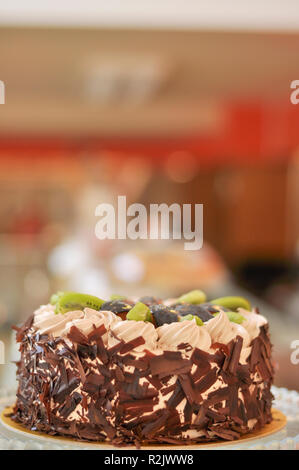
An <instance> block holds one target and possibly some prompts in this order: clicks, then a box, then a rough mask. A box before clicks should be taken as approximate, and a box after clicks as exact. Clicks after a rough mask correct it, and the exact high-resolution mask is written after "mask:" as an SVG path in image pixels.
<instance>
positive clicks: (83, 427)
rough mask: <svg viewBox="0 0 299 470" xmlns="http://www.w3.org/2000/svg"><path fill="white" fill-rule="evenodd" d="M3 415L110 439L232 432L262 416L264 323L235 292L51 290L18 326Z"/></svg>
mask: <svg viewBox="0 0 299 470" xmlns="http://www.w3.org/2000/svg"><path fill="white" fill-rule="evenodd" d="M15 329H16V330H17V341H18V342H20V352H21V357H20V361H19V362H18V363H17V379H18V391H17V400H16V403H15V405H14V409H13V413H12V415H11V417H12V419H13V420H15V421H17V422H19V423H21V424H22V425H24V426H25V427H26V428H29V429H30V430H32V431H40V432H44V433H47V434H50V435H64V436H69V437H73V438H76V439H82V440H89V441H108V442H111V443H112V444H114V445H137V446H140V445H141V444H157V443H164V444H165V443H167V444H182V443H184V444H191V443H192V444H195V443H201V442H208V441H215V440H219V439H222V440H234V439H238V438H239V437H240V436H241V435H244V434H246V433H248V432H250V431H252V430H254V429H257V428H261V427H262V426H263V425H264V424H266V423H269V422H270V421H271V419H272V418H271V404H272V399H273V396H272V394H271V391H270V388H271V384H272V381H273V367H272V364H271V347H272V346H271V342H270V339H269V334H268V322H267V320H266V319H265V318H264V317H263V316H262V315H260V314H259V312H258V310H257V309H256V308H254V309H252V308H251V306H250V304H249V302H248V301H247V300H246V299H244V298H242V297H222V298H219V299H215V300H212V301H209V302H208V301H207V299H206V296H205V294H204V293H203V292H202V291H200V290H195V291H191V292H189V293H187V294H184V295H182V296H181V297H179V298H177V299H168V300H166V301H162V300H160V299H156V298H153V297H143V298H141V299H139V300H130V299H126V298H124V297H121V296H113V298H111V300H109V301H104V300H101V299H99V298H97V297H94V296H90V295H86V294H79V293H75V292H58V293H57V294H55V295H53V296H52V298H51V301H50V303H49V304H48V305H43V306H41V307H40V308H39V309H38V310H36V311H35V312H34V315H32V316H31V317H30V318H29V319H28V320H27V321H26V322H25V324H24V325H23V326H21V327H15Z"/></svg>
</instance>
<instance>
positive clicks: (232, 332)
mask: <svg viewBox="0 0 299 470" xmlns="http://www.w3.org/2000/svg"><path fill="white" fill-rule="evenodd" d="M205 326H206V328H207V330H208V332H209V333H210V335H211V338H212V341H213V343H224V344H227V343H229V342H230V341H231V340H232V339H233V338H236V336H241V337H242V338H243V347H244V348H245V347H247V346H248V345H249V343H250V336H249V334H248V332H247V331H246V329H245V328H244V327H243V326H242V325H239V324H238V323H234V322H230V321H229V319H228V316H227V315H226V313H225V312H223V311H221V312H220V313H218V315H216V316H215V317H214V318H212V319H211V320H209V321H207V322H206V323H205Z"/></svg>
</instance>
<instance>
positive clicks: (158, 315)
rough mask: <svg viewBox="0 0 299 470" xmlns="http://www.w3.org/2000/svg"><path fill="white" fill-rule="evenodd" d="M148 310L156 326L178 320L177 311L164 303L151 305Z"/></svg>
mask: <svg viewBox="0 0 299 470" xmlns="http://www.w3.org/2000/svg"><path fill="white" fill-rule="evenodd" d="M150 311H151V313H152V315H153V317H154V320H155V324H156V325H157V326H162V325H164V324H165V323H174V322H177V321H179V317H178V312H177V311H176V310H175V309H173V308H171V307H166V306H165V305H151V306H150Z"/></svg>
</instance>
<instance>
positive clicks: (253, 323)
mask: <svg viewBox="0 0 299 470" xmlns="http://www.w3.org/2000/svg"><path fill="white" fill-rule="evenodd" d="M238 312H239V313H240V314H241V315H242V316H243V317H244V318H245V320H244V321H243V323H242V326H243V327H244V328H245V329H246V330H247V332H248V334H249V336H250V341H252V340H253V339H254V338H256V337H257V336H258V335H259V334H260V327H261V326H263V325H266V324H267V323H268V322H267V320H266V318H265V317H263V315H260V314H258V313H255V312H253V311H252V312H248V311H247V310H244V309H243V308H239V309H238Z"/></svg>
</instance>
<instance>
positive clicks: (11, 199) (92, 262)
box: [0, 0, 299, 390]
mask: <svg viewBox="0 0 299 470" xmlns="http://www.w3.org/2000/svg"><path fill="white" fill-rule="evenodd" d="M106 3H107V2H102V1H97V2H96V1H92V0H87V1H85V2H69V1H64V2H57V1H51V2H37V1H33V0H27V1H26V2H22V1H17V0H13V1H10V2H7V5H5V6H3V5H1V6H0V79H1V80H2V81H3V82H4V83H5V87H6V89H5V101H6V102H5V105H2V106H0V340H2V341H4V343H5V346H6V358H5V359H6V364H5V365H0V386H4V385H5V386H6V385H12V384H13V383H14V373H15V367H14V365H11V364H10V361H11V360H12V359H15V358H16V357H17V354H16V347H15V346H14V342H13V340H12V334H11V325H12V324H17V323H20V322H21V321H23V320H24V319H25V318H26V317H27V316H28V315H29V314H31V313H32V311H33V310H34V309H35V308H36V307H37V306H38V305H39V304H42V303H47V302H48V299H49V296H50V295H51V293H53V292H54V291H56V290H64V289H69V290H79V291H81V292H88V293H92V294H95V295H98V296H100V297H109V295H110V294H115V293H117V294H129V295H139V294H140V295H146V294H154V295H157V296H162V297H172V296H176V295H178V294H181V293H183V292H186V291H188V290H190V289H192V288H202V289H204V290H206V291H207V293H208V294H209V296H211V297H217V296H219V295H228V294H233V295H234V294H236V295H237V294H240V295H245V296H247V297H248V298H249V299H250V300H251V301H252V303H253V304H254V305H258V306H259V307H260V310H261V312H262V313H263V314H265V316H267V318H268V319H269V321H270V327H271V331H272V339H273V343H274V345H275V348H274V354H275V363H276V368H277V375H276V385H279V386H286V387H288V388H292V389H297V390H299V365H297V366H296V365H294V364H291V361H290V354H291V352H292V350H291V346H290V344H291V342H292V341H293V340H296V339H299V327H298V325H299V291H298V284H299V275H298V258H299V218H298V213H299V105H297V106H296V105H293V104H291V102H290V94H291V91H292V90H291V89H290V84H291V82H292V81H293V80H296V79H299V64H298V52H299V5H298V3H297V2H295V1H292V0H288V1H282V0H280V1H278V0H276V1H273V2H271V8H269V2H267V1H266V0H263V1H259V2H257V1H252V2H250V4H249V2H248V4H247V6H246V8H245V7H244V4H243V3H242V2H233V1H228V2H227V3H226V8H227V9H226V10H225V11H224V10H223V4H221V2H219V1H212V2H209V3H208V4H207V3H205V5H203V2H193V1H191V0H189V1H187V2H186V1H184V2H183V1H178V0H173V1H172V2H170V1H166V0H164V1H163V2H159V5H158V4H157V5H150V4H149V3H151V2H145V1H141V0H139V1H138V2H137V1H133V0H131V1H128V2H121V1H117V0H113V1H111V2H109V5H107V4H106ZM242 4H243V6H242ZM118 195H126V196H127V201H128V204H131V203H133V202H139V203H142V204H145V205H146V206H149V204H150V203H161V202H164V203H167V204H171V203H173V202H176V203H179V204H184V203H190V204H196V203H202V204H203V205H204V246H203V248H202V249H201V250H200V251H184V249H183V240H182V241H181V242H180V241H178V240H169V241H165V240H163V241H162V240H161V241H159V240H158V241H150V240H137V241H131V240H112V241H111V240H104V241H100V240H98V239H97V238H96V237H95V231H94V230H95V224H96V222H97V219H96V217H95V208H96V206H97V205H98V204H100V203H102V202H109V203H112V204H115V203H116V201H117V196H118Z"/></svg>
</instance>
